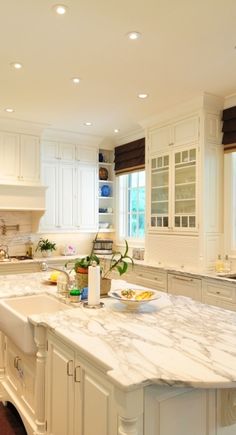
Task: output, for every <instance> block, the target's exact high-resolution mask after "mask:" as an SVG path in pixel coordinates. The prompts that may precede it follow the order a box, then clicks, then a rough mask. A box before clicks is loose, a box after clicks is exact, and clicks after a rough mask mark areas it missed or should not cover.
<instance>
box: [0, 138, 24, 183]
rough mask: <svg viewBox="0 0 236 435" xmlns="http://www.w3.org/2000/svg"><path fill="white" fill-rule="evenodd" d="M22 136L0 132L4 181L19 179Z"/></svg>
mask: <svg viewBox="0 0 236 435" xmlns="http://www.w3.org/2000/svg"><path fill="white" fill-rule="evenodd" d="M19 147H20V136H19V135H18V134H14V133H1V134H0V178H1V180H2V181H4V180H6V182H7V181H8V182H9V181H18V179H19V178H18V177H19V149H20V148H19Z"/></svg>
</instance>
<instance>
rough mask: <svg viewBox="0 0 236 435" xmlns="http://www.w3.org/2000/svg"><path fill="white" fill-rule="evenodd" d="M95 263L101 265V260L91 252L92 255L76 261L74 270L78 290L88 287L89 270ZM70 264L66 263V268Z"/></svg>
mask: <svg viewBox="0 0 236 435" xmlns="http://www.w3.org/2000/svg"><path fill="white" fill-rule="evenodd" d="M94 261H95V263H97V264H99V263H100V261H99V258H98V257H97V256H96V255H95V254H93V252H91V254H90V255H87V256H86V257H83V258H77V259H76V260H75V261H74V265H73V268H72V270H74V271H75V279H76V286H77V287H78V288H80V289H81V288H84V287H87V286H88V268H89V266H91V265H92V263H93V262H94ZM69 263H70V262H68V263H66V266H67V265H68V264H69Z"/></svg>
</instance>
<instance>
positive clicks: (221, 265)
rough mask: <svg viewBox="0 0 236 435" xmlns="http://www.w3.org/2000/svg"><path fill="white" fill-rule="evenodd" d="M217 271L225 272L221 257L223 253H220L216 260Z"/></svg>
mask: <svg viewBox="0 0 236 435" xmlns="http://www.w3.org/2000/svg"><path fill="white" fill-rule="evenodd" d="M215 271H216V272H218V273H220V272H224V262H223V261H222V259H221V255H218V258H217V260H216V263H215Z"/></svg>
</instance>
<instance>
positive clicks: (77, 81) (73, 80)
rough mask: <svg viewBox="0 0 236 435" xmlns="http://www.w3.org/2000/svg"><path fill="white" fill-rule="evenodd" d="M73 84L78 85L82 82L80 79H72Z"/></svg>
mask: <svg viewBox="0 0 236 435" xmlns="http://www.w3.org/2000/svg"><path fill="white" fill-rule="evenodd" d="M71 80H72V82H73V83H75V84H76V85H77V84H78V83H79V82H80V79H79V77H73V79H71Z"/></svg>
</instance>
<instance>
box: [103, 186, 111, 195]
mask: <svg viewBox="0 0 236 435" xmlns="http://www.w3.org/2000/svg"><path fill="white" fill-rule="evenodd" d="M101 193H102V196H110V195H111V188H110V186H108V184H104V185H103V186H102V188H101Z"/></svg>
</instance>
